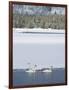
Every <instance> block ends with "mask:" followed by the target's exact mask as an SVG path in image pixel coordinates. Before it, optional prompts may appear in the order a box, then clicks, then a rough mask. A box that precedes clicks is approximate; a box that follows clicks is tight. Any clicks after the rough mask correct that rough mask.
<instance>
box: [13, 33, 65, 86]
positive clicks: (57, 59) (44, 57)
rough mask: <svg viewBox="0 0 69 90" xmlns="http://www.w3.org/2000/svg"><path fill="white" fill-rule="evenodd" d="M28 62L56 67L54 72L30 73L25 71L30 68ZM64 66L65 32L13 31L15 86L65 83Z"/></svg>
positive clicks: (40, 66) (39, 66)
mask: <svg viewBox="0 0 69 90" xmlns="http://www.w3.org/2000/svg"><path fill="white" fill-rule="evenodd" d="M28 62H30V63H31V65H34V64H36V65H37V66H38V67H37V68H43V67H50V66H53V67H54V69H53V72H52V73H42V72H36V73H28V72H25V71H24V68H29V67H28V65H27V63H28ZM64 67H65V34H64V33H63V34H34V33H33V34H31V33H28V34H26V33H24V34H23V33H18V32H14V33H13V86H21V85H35V84H55V83H64V82H65V69H64ZM21 68H22V69H21ZM55 68H56V69H55Z"/></svg>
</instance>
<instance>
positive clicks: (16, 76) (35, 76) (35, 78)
mask: <svg viewBox="0 0 69 90" xmlns="http://www.w3.org/2000/svg"><path fill="white" fill-rule="evenodd" d="M64 82H65V69H63V68H60V69H53V71H52V73H47V72H35V73H28V72H25V71H24V70H22V69H15V70H13V86H21V85H35V84H55V83H64Z"/></svg>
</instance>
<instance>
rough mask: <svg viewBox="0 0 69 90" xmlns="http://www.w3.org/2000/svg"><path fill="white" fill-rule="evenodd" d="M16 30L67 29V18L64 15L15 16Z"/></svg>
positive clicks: (14, 24)
mask: <svg viewBox="0 0 69 90" xmlns="http://www.w3.org/2000/svg"><path fill="white" fill-rule="evenodd" d="M13 27H14V28H46V29H47V28H52V29H65V16H64V15H57V14H54V15H46V16H35V15H28V16H27V15H20V14H14V15H13Z"/></svg>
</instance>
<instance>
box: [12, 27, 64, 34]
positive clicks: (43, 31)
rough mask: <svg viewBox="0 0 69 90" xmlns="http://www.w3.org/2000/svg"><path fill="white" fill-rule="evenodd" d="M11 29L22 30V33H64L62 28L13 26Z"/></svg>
mask: <svg viewBox="0 0 69 90" xmlns="http://www.w3.org/2000/svg"><path fill="white" fill-rule="evenodd" d="M13 31H15V32H23V33H37V32H38V33H60V34H64V33H65V30H64V29H60V30H59V29H51V28H48V29H42V28H32V29H29V28H13Z"/></svg>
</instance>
